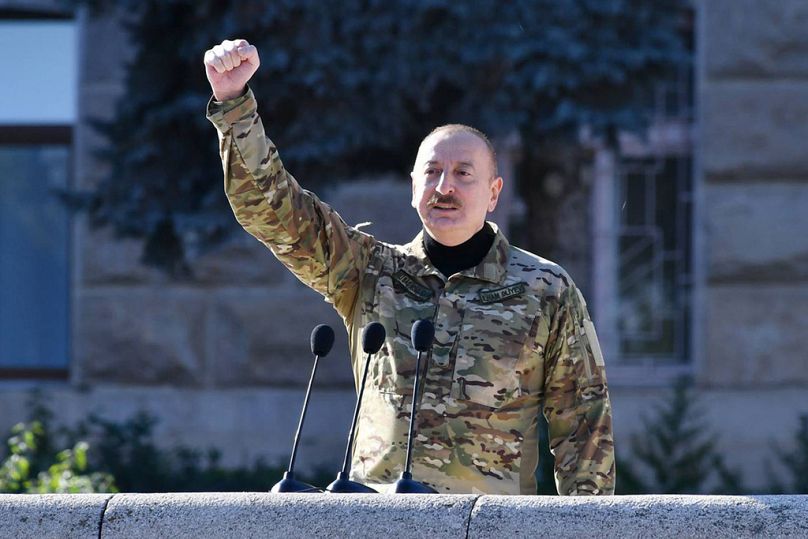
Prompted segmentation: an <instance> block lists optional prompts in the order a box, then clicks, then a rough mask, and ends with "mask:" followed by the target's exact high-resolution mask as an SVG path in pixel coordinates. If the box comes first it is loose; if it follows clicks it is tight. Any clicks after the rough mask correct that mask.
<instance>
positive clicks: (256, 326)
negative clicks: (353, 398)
mask: <svg viewBox="0 0 808 539" xmlns="http://www.w3.org/2000/svg"><path fill="white" fill-rule="evenodd" d="M317 324H329V325H330V326H331V327H332V328H333V329H334V332H335V334H336V341H335V343H334V348H333V349H332V351H331V353H330V354H329V355H328V356H326V357H325V358H324V359H322V360H321V361H320V362H319V365H318V370H317V383H318V385H326V386H327V385H332V386H333V385H337V386H349V385H352V384H353V375H352V372H351V368H350V361H349V353H348V343H347V334H346V331H345V328H344V325H343V322H342V319H341V318H340V317H339V315H338V314H337V313H336V311H335V310H334V308H333V307H332V306H331V305H330V304H328V303H326V302H325V301H323V298H322V296H320V295H319V294H317V293H316V292H314V291H312V290H309V289H308V288H306V287H305V286H303V285H302V284H299V283H294V284H292V283H290V284H289V285H285V286H278V287H274V288H269V289H267V288H262V289H246V288H245V289H234V290H222V291H219V292H217V293H216V300H215V306H214V308H213V311H212V313H211V321H210V323H209V329H208V341H209V347H210V354H211V364H212V368H211V376H212V379H211V380H209V383H210V384H211V385H216V386H220V387H232V386H240V385H255V384H271V385H289V384H291V385H305V384H307V383H308V380H309V375H310V373H311V366H312V361H313V358H312V355H311V348H310V344H309V342H310V335H311V330H312V329H313V328H314V326H316V325H317Z"/></svg>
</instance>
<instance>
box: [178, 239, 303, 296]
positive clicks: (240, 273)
mask: <svg viewBox="0 0 808 539" xmlns="http://www.w3.org/2000/svg"><path fill="white" fill-rule="evenodd" d="M191 265H192V268H191V269H192V270H193V281H194V282H195V283H199V284H205V285H221V286H270V285H277V284H280V283H288V284H291V283H292V282H293V281H294V280H295V278H294V276H292V274H291V273H289V270H287V269H286V267H285V266H284V265H283V264H281V263H280V262H279V261H278V259H277V258H275V255H273V254H272V251H270V250H269V249H268V248H267V247H266V246H264V245H263V244H262V243H261V242H259V241H258V240H256V239H255V238H253V237H252V236H250V235H249V234H247V233H246V232H244V231H241V230H240V229H239V231H237V232H236V233H235V234H234V235H233V237H232V239H230V240H228V241H227V242H226V243H225V244H223V245H221V246H218V247H216V248H214V249H211V250H210V251H208V252H206V253H205V254H203V255H201V256H199V257H198V258H195V259H194V260H193V261H191Z"/></svg>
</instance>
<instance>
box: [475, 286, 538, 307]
mask: <svg viewBox="0 0 808 539" xmlns="http://www.w3.org/2000/svg"><path fill="white" fill-rule="evenodd" d="M526 288H527V283H516V284H512V285H510V286H503V287H502V288H494V289H493V290H480V293H479V294H478V295H477V301H479V302H480V303H495V302H497V301H502V300H505V299H508V298H512V297H514V296H521V295H522V294H524V293H525V289H526Z"/></svg>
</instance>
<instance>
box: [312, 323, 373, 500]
mask: <svg viewBox="0 0 808 539" xmlns="http://www.w3.org/2000/svg"><path fill="white" fill-rule="evenodd" d="M385 336H386V332H385V331H384V326H383V325H381V324H380V323H379V322H371V323H370V324H368V325H367V326H365V329H363V330H362V351H363V352H365V353H366V354H367V355H368V356H367V359H366V360H365V368H364V370H363V371H362V384H361V385H360V386H359V397H358V398H357V399H356V408H354V415H353V421H352V422H351V430H350V431H349V432H348V446H347V447H346V448H345V460H344V461H343V462H342V471H341V472H339V473H338V474H337V478H336V479H335V480H334V481H333V482H332V483H331V484H330V485H328V486H327V487H325V490H326V491H327V492H335V493H336V492H344V493H371V492H378V491H376V490H374V489H372V488H370V487H368V486H366V485H363V484H362V483H359V482H357V481H351V480H350V479H348V476H349V472H350V463H351V450H352V449H353V444H354V436H355V435H356V422H357V420H358V419H359V408H360V407H361V406H362V396H363V395H364V393H365V380H367V377H368V367H369V366H370V356H372V355H373V354H375V353H376V352H378V351H379V349H380V348H381V347H382V344H384V338H385Z"/></svg>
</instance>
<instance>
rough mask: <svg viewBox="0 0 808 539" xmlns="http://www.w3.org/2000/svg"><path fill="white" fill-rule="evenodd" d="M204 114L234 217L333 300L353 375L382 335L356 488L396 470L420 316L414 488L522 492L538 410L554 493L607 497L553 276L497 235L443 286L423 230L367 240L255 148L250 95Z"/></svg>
mask: <svg viewBox="0 0 808 539" xmlns="http://www.w3.org/2000/svg"><path fill="white" fill-rule="evenodd" d="M208 117H209V119H210V120H211V121H212V122H213V124H214V125H215V126H216V127H217V130H218V132H219V138H220V151H221V159H222V163H223V166H224V177H225V191H226V193H227V197H228V199H229V201H230V204H231V206H232V209H233V212H234V213H235V215H236V218H237V220H238V222H239V223H240V224H241V225H242V226H243V227H244V228H245V229H246V230H247V231H248V232H249V233H250V234H252V235H253V236H255V237H256V238H257V239H258V240H260V241H261V242H263V243H264V244H265V245H266V246H267V247H269V249H271V250H272V252H273V253H274V254H275V256H277V257H278V259H279V260H280V261H281V262H283V264H284V265H286V267H288V268H289V269H290V270H291V271H292V272H293V273H294V274H295V275H296V276H297V277H298V278H299V279H300V280H302V281H303V282H304V283H306V284H307V285H309V286H311V287H312V288H314V289H315V290H317V291H318V292H320V293H321V294H322V295H323V296H324V297H325V298H326V300H327V301H329V302H331V303H332V304H333V305H334V307H335V308H336V310H337V311H338V312H339V314H340V315H341V316H342V318H343V320H344V322H345V326H346V327H347V330H348V335H349V342H350V347H351V357H352V361H353V370H354V375H355V378H356V380H358V381H359V380H361V374H362V373H361V371H362V369H363V367H364V363H365V358H364V357H363V354H362V350H361V342H360V337H361V331H362V329H363V328H364V327H365V326H366V325H367V324H368V323H369V322H371V321H373V320H378V321H379V322H381V323H382V324H383V325H384V327H385V329H386V331H387V340H386V342H385V343H384V345H383V347H382V349H381V351H380V352H379V353H378V354H377V355H376V356H374V358H373V360H372V363H371V366H370V371H369V374H368V385H367V387H366V390H365V400H364V401H363V404H362V411H361V415H360V420H359V427H358V432H357V440H356V445H355V447H354V451H353V472H352V473H353V477H354V479H356V480H360V481H363V482H367V483H370V484H383V483H392V482H394V481H395V480H396V479H397V478H398V476H399V474H400V473H401V471H402V469H403V466H404V460H405V451H406V446H407V432H408V421H409V410H410V404H411V400H412V392H413V381H414V371H415V358H416V354H415V350H414V349H413V347H412V344H411V342H410V330H411V327H412V324H413V323H414V322H415V321H416V320H419V319H423V318H429V319H431V320H433V321H434V324H435V330H436V331H435V340H434V346H433V348H432V351H431V354H430V357H428V358H427V360H426V361H425V363H426V365H425V367H422V368H423V369H424V372H425V378H424V382H423V385H422V387H423V388H424V389H423V393H422V394H421V395H418V396H417V397H416V398H418V399H419V402H420V410H419V412H418V415H417V417H416V432H417V437H416V439H415V443H414V453H413V476H414V477H415V478H416V479H418V480H420V481H423V482H425V483H427V484H429V485H431V486H433V487H434V488H435V489H437V490H438V491H439V492H453V493H474V492H481V493H489V494H535V492H536V480H535V477H534V474H535V470H536V466H537V462H538V451H537V448H538V440H537V418H538V414H539V413H540V411H541V407H542V405H543V410H544V414H545V417H546V418H547V420H548V424H549V432H550V448H551V451H552V453H553V454H554V456H555V472H556V483H557V488H558V491H559V492H560V493H561V494H611V493H612V492H613V490H614V454H613V444H612V432H611V409H610V405H609V398H608V393H607V389H606V378H605V373H604V364H603V359H602V356H601V354H600V350H599V347H598V343H597V338H596V336H595V332H594V328H593V327H592V323H591V321H590V319H589V315H588V314H587V309H586V305H585V303H584V300H583V297H582V296H581V294H580V292H578V289H577V288H576V287H575V284H574V283H573V282H572V280H570V278H569V276H568V275H567V274H566V273H565V272H564V270H563V269H561V268H560V267H559V266H557V265H556V264H553V263H552V262H549V261H547V260H544V259H542V258H540V257H538V256H535V255H533V254H530V253H528V252H525V251H523V250H520V249H518V248H516V247H513V246H511V245H509V243H508V241H507V240H506V239H505V237H504V236H503V235H502V233H501V232H500V231H498V230H497V229H496V227H495V230H497V234H496V238H495V240H494V243H493V246H492V247H491V249H490V251H489V252H488V254H487V255H486V257H485V258H484V260H483V261H482V262H481V263H480V264H479V265H478V266H477V267H474V268H470V269H468V270H465V271H463V272H461V273H458V274H455V275H451V276H449V277H448V278H447V277H446V276H444V275H442V274H441V273H440V272H439V271H438V270H437V269H436V268H435V267H434V266H433V265H432V264H430V262H429V259H428V258H427V257H426V255H425V253H424V247H423V242H422V236H421V235H418V236H417V237H416V238H415V239H414V240H413V241H412V242H411V243H409V244H407V245H391V244H387V243H384V242H381V241H378V240H376V239H374V238H373V237H372V236H370V235H368V234H366V233H364V232H361V231H359V230H357V229H356V228H353V227H350V226H348V225H347V224H346V223H345V222H343V220H342V219H341V218H340V217H339V215H337V214H336V212H334V211H333V210H332V209H331V208H330V207H329V206H328V205H326V204H324V203H323V202H321V201H320V200H319V199H318V198H317V197H316V196H315V195H314V194H313V193H310V192H308V191H306V190H303V189H301V188H300V186H299V185H298V184H297V182H296V181H295V179H294V178H293V177H292V176H291V175H290V174H289V173H288V172H287V171H286V170H285V168H284V167H283V165H282V163H281V160H280V158H279V156H278V152H277V150H276V148H275V146H274V145H273V144H272V142H271V141H270V140H269V139H268V138H267V137H266V135H265V133H264V128H263V125H262V122H261V120H260V118H259V116H258V114H257V106H256V102H255V99H254V97H253V95H252V93H251V92H249V91H248V93H247V94H246V95H245V96H242V97H240V98H237V99H234V100H231V101H228V102H225V103H222V104H218V103H215V102H211V104H210V105H209V109H208ZM422 365H423V363H422ZM357 383H358V382H357Z"/></svg>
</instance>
